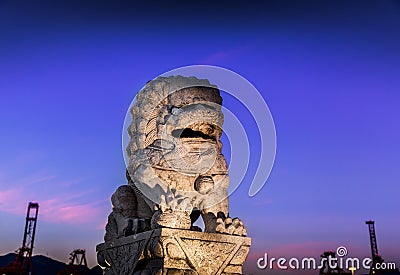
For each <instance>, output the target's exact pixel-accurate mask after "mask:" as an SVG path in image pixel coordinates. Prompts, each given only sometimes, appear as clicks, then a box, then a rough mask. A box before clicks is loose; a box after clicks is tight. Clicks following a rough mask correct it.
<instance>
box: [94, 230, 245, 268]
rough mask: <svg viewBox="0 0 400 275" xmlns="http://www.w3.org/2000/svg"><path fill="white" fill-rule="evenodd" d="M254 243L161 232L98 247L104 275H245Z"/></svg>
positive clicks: (230, 237)
mask: <svg viewBox="0 0 400 275" xmlns="http://www.w3.org/2000/svg"><path fill="white" fill-rule="evenodd" d="M250 245H251V239H250V238H248V237H240V236H233V235H225V234H214V233H203V232H196V231H189V230H181V229H170V228H160V229H155V230H151V231H146V232H143V233H139V234H137V235H135V236H128V237H124V238H121V239H117V240H115V241H110V242H106V243H101V244H99V245H97V247H96V251H97V261H98V263H99V265H100V266H102V267H103V268H104V274H106V275H111V274H116V275H117V274H121V275H122V274H123V275H128V274H129V275H139V274H140V275H142V274H146V275H147V274H168V275H170V274H200V275H203V274H204V275H206V274H207V275H211V274H226V275H228V274H242V265H243V263H244V262H245V260H246V257H247V255H248V253H249V250H250Z"/></svg>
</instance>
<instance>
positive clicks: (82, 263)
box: [58, 249, 90, 275]
mask: <svg viewBox="0 0 400 275" xmlns="http://www.w3.org/2000/svg"><path fill="white" fill-rule="evenodd" d="M69 260H70V262H69V264H68V265H67V267H66V268H65V269H64V270H61V271H59V272H58V275H86V274H89V271H90V270H89V268H88V266H87V261H86V256H85V250H84V249H75V250H74V251H72V252H71V253H70V254H69Z"/></svg>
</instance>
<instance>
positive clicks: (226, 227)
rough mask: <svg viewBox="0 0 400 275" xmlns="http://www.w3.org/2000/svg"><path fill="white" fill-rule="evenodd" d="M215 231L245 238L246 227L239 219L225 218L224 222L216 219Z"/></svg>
mask: <svg viewBox="0 0 400 275" xmlns="http://www.w3.org/2000/svg"><path fill="white" fill-rule="evenodd" d="M215 231H216V232H218V233H223V234H230V235H238V236H247V230H246V227H245V226H244V224H243V222H242V221H241V220H240V219H239V218H234V219H232V218H226V219H225V220H223V219H222V218H218V219H217V227H216V228H215Z"/></svg>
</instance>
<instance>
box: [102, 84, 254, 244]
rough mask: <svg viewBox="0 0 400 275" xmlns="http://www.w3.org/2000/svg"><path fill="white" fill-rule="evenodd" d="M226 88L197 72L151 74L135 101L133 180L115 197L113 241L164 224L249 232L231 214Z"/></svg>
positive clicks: (110, 235)
mask: <svg viewBox="0 0 400 275" xmlns="http://www.w3.org/2000/svg"><path fill="white" fill-rule="evenodd" d="M221 108H222V98H221V96H220V91H219V90H218V88H217V87H216V86H214V85H211V84H210V83H209V81H208V80H204V79H197V78H195V77H182V76H171V77H158V78H156V79H155V80H152V81H149V82H148V83H147V84H146V86H145V87H144V88H143V89H142V90H141V91H140V92H139V93H138V94H137V96H136V99H135V103H134V104H133V105H132V106H131V109H130V113H131V116H132V122H131V124H130V126H129V129H128V133H129V136H130V142H129V145H128V147H127V148H126V152H127V156H128V159H129V163H127V179H128V183H127V185H124V186H123V187H119V188H118V189H117V191H116V193H115V194H114V195H113V197H112V204H113V212H112V213H111V214H110V216H109V221H108V224H107V227H106V231H107V233H106V237H105V239H106V241H107V240H110V239H113V238H119V237H121V236H126V235H129V234H134V233H136V232H140V231H145V230H148V229H154V228H159V227H169V228H180V229H188V230H201V229H199V228H198V227H196V226H194V225H193V223H194V222H195V221H196V220H197V219H198V218H199V217H200V216H201V217H202V219H203V221H204V225H205V228H204V231H205V232H211V233H224V234H234V235H241V236H246V228H245V226H244V225H243V223H242V221H241V220H240V219H238V218H234V219H232V218H230V215H229V202H228V186H229V183H230V180H229V174H228V166H227V163H226V160H225V157H224V155H223V154H222V143H221V141H220V137H221V134H222V124H223V120H224V117H223V114H222V111H221Z"/></svg>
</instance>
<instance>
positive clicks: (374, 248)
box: [365, 221, 400, 274]
mask: <svg viewBox="0 0 400 275" xmlns="http://www.w3.org/2000/svg"><path fill="white" fill-rule="evenodd" d="M365 224H367V225H368V229H369V239H370V241H371V254H372V266H371V269H370V270H369V274H389V273H390V274H400V273H399V270H398V269H397V268H396V269H394V270H390V269H378V268H377V266H376V264H379V265H382V263H383V262H384V261H383V259H382V257H381V256H380V255H379V253H378V244H377V242H376V234H375V222H374V221H366V222H365Z"/></svg>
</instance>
